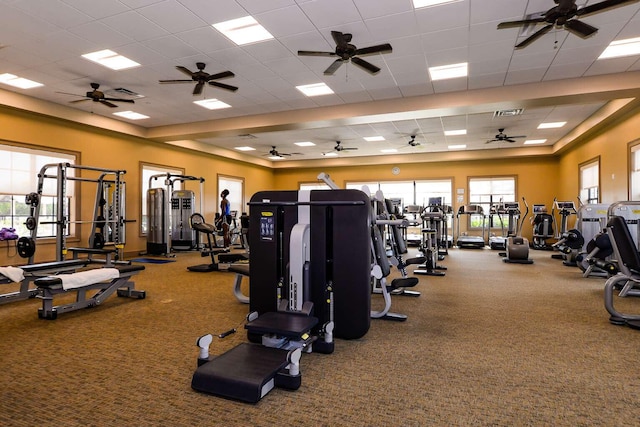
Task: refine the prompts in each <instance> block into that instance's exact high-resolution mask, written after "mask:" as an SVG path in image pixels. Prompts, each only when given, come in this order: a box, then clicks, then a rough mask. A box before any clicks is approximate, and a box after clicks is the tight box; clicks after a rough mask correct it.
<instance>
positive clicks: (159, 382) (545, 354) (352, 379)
mask: <svg viewBox="0 0 640 427" xmlns="http://www.w3.org/2000/svg"><path fill="white" fill-rule="evenodd" d="M531 256H532V257H534V259H535V264H534V265H509V264H504V263H502V262H501V261H500V259H499V257H498V255H497V254H496V252H493V251H490V250H488V249H487V250H457V249H452V250H451V251H450V254H449V256H448V257H447V259H446V260H445V261H444V262H443V264H444V265H446V266H447V267H448V268H449V269H448V271H447V274H446V276H445V277H435V278H431V277H427V276H420V284H419V285H418V286H417V287H416V289H417V290H420V291H421V292H422V295H421V296H420V297H418V298H411V297H397V298H395V299H394V301H393V308H392V309H393V311H397V312H402V313H405V314H407V315H408V316H409V318H408V320H407V321H406V322H404V323H399V322H389V321H384V320H372V324H371V329H370V331H369V333H368V334H367V335H366V336H365V337H363V338H362V339H359V340H354V341H344V340H338V341H337V342H336V351H335V352H334V353H333V354H331V355H322V354H315V353H314V354H308V355H304V356H303V359H302V366H301V368H302V373H303V380H302V387H301V388H300V389H299V390H298V391H295V392H287V391H283V390H280V389H276V390H274V391H272V392H271V393H270V394H269V395H267V396H266V397H265V398H264V399H263V400H262V401H260V402H259V403H258V404H256V405H248V404H244V403H238V402H234V401H229V400H225V399H221V398H217V397H213V396H208V395H203V394H199V393H196V392H194V391H192V390H191V388H190V381H191V375H192V373H193V370H194V368H195V364H196V358H197V354H198V351H197V347H196V346H195V340H196V338H197V337H198V336H199V335H201V334H204V333H207V332H213V333H220V332H222V331H225V330H228V329H230V328H233V327H237V326H238V325H240V323H241V322H242V321H243V319H244V316H245V314H246V313H247V310H248V306H247V305H243V304H240V303H239V302H238V301H237V300H236V299H235V298H234V296H233V294H232V286H233V280H234V276H233V274H230V273H224V272H211V273H193V272H188V271H187V270H186V267H187V266H188V265H194V264H200V263H202V259H201V258H200V256H199V255H198V254H195V253H180V254H178V256H177V257H176V262H173V263H168V264H145V267H146V270H145V271H144V272H142V273H141V274H140V275H138V276H136V280H135V281H136V287H137V288H139V289H144V290H146V291H147V298H146V299H144V300H133V299H128V298H117V297H112V298H110V299H108V300H107V301H106V302H105V303H104V304H102V305H101V306H99V307H95V308H92V309H88V310H81V311H78V312H73V313H66V314H62V315H60V316H59V318H58V319H57V320H55V321H46V320H40V319H38V316H37V308H38V306H39V300H28V301H22V302H17V303H12V304H6V305H3V306H0V331H1V335H0V336H1V339H0V360H1V361H2V362H1V370H0V425H3V426H34V425H42V426H53V425H56V426H59V425H64V426H80V425H82V426H107V425H113V426H116V425H117V426H199V425H203V426H204V425H220V426H235V425H238V426H245V425H254V426H271V425H305V426H306V425H309V426H387V425H389V426H427V425H435V426H451V425H455V426H473V425H478V426H488V425H491V426H514V425H536V426H537V425H546V426H549V425H553V426H559V425H562V426H587V425H589V426H591V425H596V426H597V425H601V426H614V425H615V426H624V425H637V424H638V422H639V420H640V403H639V401H638V390H640V373H639V370H638V369H637V368H636V364H637V360H638V354H639V350H640V332H638V331H634V330H632V329H629V328H626V327H619V326H613V325H611V324H609V322H608V314H607V312H606V311H605V309H604V307H603V301H602V300H603V298H602V289H603V283H604V279H601V278H590V279H582V278H581V275H580V271H579V270H577V269H575V268H569V267H564V266H562V265H561V262H560V261H557V260H552V259H551V258H550V254H549V253H548V252H535V251H532V252H531ZM4 286H8V285H4ZM8 290H9V287H7V288H6V289H4V288H3V289H0V291H2V292H5V291H8ZM616 303H617V304H624V305H620V307H621V308H623V307H625V306H626V307H629V309H630V310H633V309H634V308H635V310H636V311H637V312H640V301H638V300H637V299H628V300H624V301H621V302H620V303H618V301H616ZM373 305H374V307H380V305H381V299H380V297H379V296H373ZM245 341H246V335H245V334H244V333H238V334H235V335H231V336H229V337H227V338H225V339H224V340H218V339H216V341H214V344H213V345H212V347H211V351H212V353H213V354H219V353H222V352H224V351H226V350H228V349H230V348H232V347H234V346H235V345H237V344H239V343H241V342H245Z"/></svg>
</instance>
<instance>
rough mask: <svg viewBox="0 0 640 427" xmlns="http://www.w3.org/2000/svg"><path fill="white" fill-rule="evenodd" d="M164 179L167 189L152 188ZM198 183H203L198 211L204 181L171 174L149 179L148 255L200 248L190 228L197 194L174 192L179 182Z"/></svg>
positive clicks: (200, 199)
mask: <svg viewBox="0 0 640 427" xmlns="http://www.w3.org/2000/svg"><path fill="white" fill-rule="evenodd" d="M161 178H163V179H164V185H165V187H164V188H162V187H156V188H153V183H154V182H155V181H157V180H159V179H161ZM186 181H198V182H199V183H200V196H199V198H198V201H199V210H198V212H202V209H203V205H202V203H203V200H202V198H203V195H204V178H202V177H199V178H198V177H195V176H190V175H179V174H172V173H165V174H158V175H153V176H151V177H149V189H148V190H147V215H148V230H147V253H148V254H153V255H167V256H169V255H170V254H171V250H172V249H176V250H190V249H193V248H195V247H196V246H197V245H198V241H197V240H198V236H197V233H196V231H195V230H194V229H193V228H192V227H191V223H190V218H191V215H193V214H194V213H195V212H194V208H195V193H194V192H193V191H192V190H184V189H183V190H175V189H174V186H175V183H176V182H180V183H184V182H186Z"/></svg>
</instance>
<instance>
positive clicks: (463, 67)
mask: <svg viewBox="0 0 640 427" xmlns="http://www.w3.org/2000/svg"><path fill="white" fill-rule="evenodd" d="M468 74H469V64H468V63H467V62H461V63H459V64H449V65H441V66H439V67H429V76H430V77H431V81H436V80H447V79H455V78H458V77H466V76H467V75H468Z"/></svg>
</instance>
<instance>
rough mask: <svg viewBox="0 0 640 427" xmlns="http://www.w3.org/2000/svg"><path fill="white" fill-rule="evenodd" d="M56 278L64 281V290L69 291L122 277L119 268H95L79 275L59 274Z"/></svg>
mask: <svg viewBox="0 0 640 427" xmlns="http://www.w3.org/2000/svg"><path fill="white" fill-rule="evenodd" d="M55 277H58V278H59V279H61V280H62V289H64V290H65V291H67V290H69V289H75V288H82V287H83V286H88V285H93V284H95V283H100V282H104V281H105V280H111V279H117V278H118V277H120V271H119V270H118V269H117V268H95V269H93V270H86V271H80V272H78V273H71V274H59V275H57V276H55Z"/></svg>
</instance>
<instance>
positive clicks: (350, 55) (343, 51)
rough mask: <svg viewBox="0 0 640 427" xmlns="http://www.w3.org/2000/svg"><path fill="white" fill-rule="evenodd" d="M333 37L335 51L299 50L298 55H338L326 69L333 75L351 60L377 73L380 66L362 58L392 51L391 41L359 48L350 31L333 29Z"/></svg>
mask: <svg viewBox="0 0 640 427" xmlns="http://www.w3.org/2000/svg"><path fill="white" fill-rule="evenodd" d="M331 37H333V40H334V41H335V43H336V50H335V52H318V51H313V50H299V51H298V55H300V56H337V57H338V59H336V60H335V61H334V62H333V63H332V64H331V65H330V66H329V68H327V69H326V70H324V74H325V75H326V76H331V75H333V73H335V72H336V70H337V69H338V68H340V66H341V65H342V64H343V63H345V62H349V60H351V62H352V63H354V64H355V65H357V66H359V67H360V68H362V69H364V70H365V71H367V72H369V73H371V74H376V73H378V72H379V71H380V68H378V67H376V66H375V65H373V64H372V63H370V62H368V61H365V60H364V59H362V58H360V57H361V56H365V55H373V54H376V53H389V52H391V51H392V49H391V45H390V44H389V43H385V44H379V45H376V46H369V47H364V48H362V49H358V48H357V47H355V46H354V45H352V44H351V38H352V37H353V36H352V34H349V33H341V32H340V31H331Z"/></svg>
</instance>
